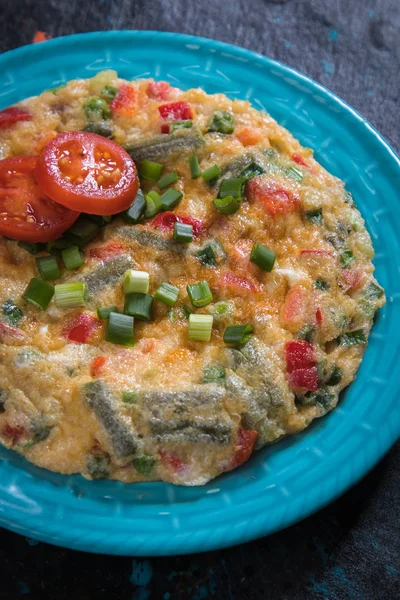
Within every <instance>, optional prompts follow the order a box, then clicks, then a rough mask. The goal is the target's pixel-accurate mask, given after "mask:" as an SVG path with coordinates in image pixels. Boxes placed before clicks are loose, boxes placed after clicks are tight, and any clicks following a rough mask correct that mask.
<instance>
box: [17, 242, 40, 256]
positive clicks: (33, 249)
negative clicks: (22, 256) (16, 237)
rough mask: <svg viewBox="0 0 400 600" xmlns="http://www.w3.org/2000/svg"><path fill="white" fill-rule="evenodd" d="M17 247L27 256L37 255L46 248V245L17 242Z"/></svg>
mask: <svg viewBox="0 0 400 600" xmlns="http://www.w3.org/2000/svg"><path fill="white" fill-rule="evenodd" d="M18 246H19V247H20V248H23V249H24V250H26V251H27V252H29V254H38V253H39V252H42V251H43V250H44V249H45V248H46V244H42V242H18Z"/></svg>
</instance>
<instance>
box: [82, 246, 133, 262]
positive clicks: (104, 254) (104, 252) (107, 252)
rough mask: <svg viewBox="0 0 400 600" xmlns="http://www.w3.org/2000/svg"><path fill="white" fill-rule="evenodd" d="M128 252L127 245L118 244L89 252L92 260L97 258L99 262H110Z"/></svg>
mask: <svg viewBox="0 0 400 600" xmlns="http://www.w3.org/2000/svg"><path fill="white" fill-rule="evenodd" d="M125 250H126V246H125V244H118V243H117V242H111V243H110V244H107V245H106V246H98V247H97V248H91V249H90V250H89V256H90V258H97V259H99V260H109V259H110V258H113V257H114V256H118V255H119V254H122V253H123V252H124V251H125Z"/></svg>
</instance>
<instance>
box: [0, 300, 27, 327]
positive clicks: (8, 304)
mask: <svg viewBox="0 0 400 600" xmlns="http://www.w3.org/2000/svg"><path fill="white" fill-rule="evenodd" d="M1 309H2V311H3V313H4V314H5V315H6V317H7V319H8V320H9V321H10V323H11V325H18V323H19V322H20V321H21V319H22V318H23V316H24V313H23V311H22V310H21V309H20V308H19V306H17V305H16V304H15V303H14V301H13V300H11V299H9V300H6V301H5V302H4V304H2V306H1Z"/></svg>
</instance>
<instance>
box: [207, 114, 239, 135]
mask: <svg viewBox="0 0 400 600" xmlns="http://www.w3.org/2000/svg"><path fill="white" fill-rule="evenodd" d="M234 129H235V124H234V122H233V117H232V115H231V114H230V113H228V112H227V111H226V110H217V111H215V113H214V115H213V120H212V123H211V125H210V127H209V130H208V131H209V132H213V131H216V132H218V133H226V134H229V133H233V131H234Z"/></svg>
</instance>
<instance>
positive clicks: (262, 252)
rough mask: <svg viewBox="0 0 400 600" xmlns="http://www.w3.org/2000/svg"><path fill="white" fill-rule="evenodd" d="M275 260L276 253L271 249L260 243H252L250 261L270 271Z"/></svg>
mask: <svg viewBox="0 0 400 600" xmlns="http://www.w3.org/2000/svg"><path fill="white" fill-rule="evenodd" d="M275 260H276V254H275V252H274V251H273V250H270V249H269V248H267V247H266V246H263V245H262V244H254V246H253V248H252V250H251V254H250V261H251V262H252V263H254V264H255V265H257V266H258V267H260V268H261V269H263V270H264V271H267V273H270V272H271V271H272V269H273V268H274V264H275Z"/></svg>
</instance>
